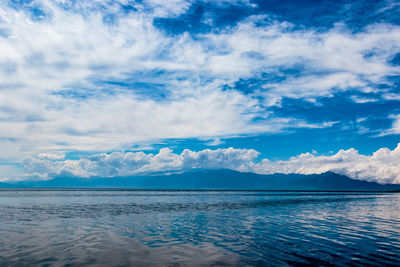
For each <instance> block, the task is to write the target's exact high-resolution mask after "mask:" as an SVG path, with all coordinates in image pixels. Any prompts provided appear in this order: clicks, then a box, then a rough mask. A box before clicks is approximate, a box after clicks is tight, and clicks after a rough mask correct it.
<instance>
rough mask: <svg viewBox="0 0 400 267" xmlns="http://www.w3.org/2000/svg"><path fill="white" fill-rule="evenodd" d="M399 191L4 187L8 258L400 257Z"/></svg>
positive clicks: (271, 260) (274, 261) (48, 261)
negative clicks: (318, 191)
mask: <svg viewBox="0 0 400 267" xmlns="http://www.w3.org/2000/svg"><path fill="white" fill-rule="evenodd" d="M399 255H400V194H396V193H312V192H303V193H300V192H297V193H296V192H213V191H207V192H193V191H192V192H190V191H180V192H179V191H178V192H177V191H56V190H55V191H27V190H20V191H18V190H16V191H13V190H2V191H0V266H8V265H14V266H20V265H24V266H34V265H38V266H60V265H62V266H63V265H67V266H78V265H79V266H81V265H97V266H117V265H118V266H126V265H134V266H198V265H202V266H209V265H212V266H265V265H268V266H271V265H275V266H285V265H301V264H311V265H320V266H321V265H322V266H330V265H339V266H348V265H354V266H365V265H375V266H382V265H386V266H389V265H393V266H395V265H399V264H400V256H399Z"/></svg>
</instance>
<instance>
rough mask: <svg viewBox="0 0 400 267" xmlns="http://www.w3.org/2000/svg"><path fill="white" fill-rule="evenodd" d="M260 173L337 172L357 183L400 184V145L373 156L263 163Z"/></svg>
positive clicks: (349, 153)
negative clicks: (356, 180) (355, 180)
mask: <svg viewBox="0 0 400 267" xmlns="http://www.w3.org/2000/svg"><path fill="white" fill-rule="evenodd" d="M253 171H255V172H257V173H264V174H270V173H302V174H312V173H323V172H327V171H333V172H336V173H338V174H343V175H347V176H348V177H351V178H353V179H359V180H367V181H375V182H378V183H397V184H400V143H399V144H398V146H397V147H396V148H395V149H394V150H389V149H388V148H381V149H379V150H378V151H376V152H375V153H373V154H372V155H371V156H366V155H362V154H359V153H358V151H357V150H355V149H353V148H352V149H348V150H340V151H339V152H337V153H336V154H334V155H332V156H318V155H313V154H311V153H305V154H300V155H299V156H296V157H292V158H290V159H289V160H287V161H275V162H273V161H269V160H268V159H263V160H262V161H261V162H260V163H258V164H256V166H255V167H254V169H253Z"/></svg>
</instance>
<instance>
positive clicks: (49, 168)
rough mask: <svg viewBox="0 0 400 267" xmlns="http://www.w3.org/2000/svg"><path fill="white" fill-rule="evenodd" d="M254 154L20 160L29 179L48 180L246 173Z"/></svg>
mask: <svg viewBox="0 0 400 267" xmlns="http://www.w3.org/2000/svg"><path fill="white" fill-rule="evenodd" d="M258 155H259V153H258V152H257V151H255V150H253V149H234V148H227V149H216V150H209V149H206V150H202V151H199V152H194V151H191V150H188V149H185V150H184V151H183V152H182V153H181V154H175V153H173V152H172V150H170V149H169V148H163V149H161V150H160V151H159V153H158V154H155V155H153V154H145V153H143V152H126V153H123V152H113V153H110V154H97V155H93V156H90V157H85V158H81V159H78V160H70V159H67V160H54V159H51V158H49V157H43V156H40V157H29V158H26V159H25V160H24V162H23V165H24V169H25V171H26V172H27V173H30V178H32V177H40V178H42V179H48V178H51V177H54V176H59V175H74V176H80V177H91V176H103V177H113V176H127V175H135V174H143V173H154V172H165V171H177V170H182V169H193V168H203V169H210V168H230V169H237V170H247V169H248V168H249V167H250V166H252V165H253V163H252V161H253V160H254V159H255V158H256V157H257V156H258ZM15 178H16V177H14V179H15ZM22 178H23V177H22ZM27 178H29V177H27Z"/></svg>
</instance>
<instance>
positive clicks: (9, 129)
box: [0, 0, 400, 183]
mask: <svg viewBox="0 0 400 267" xmlns="http://www.w3.org/2000/svg"><path fill="white" fill-rule="evenodd" d="M399 12H400V1H390V0H387V1H383V0H382V1H367V0H365V1H340V0H332V1H330V0H329V1H328V0H324V1H302V0H296V1H294V0H292V1H289V0H280V1H274V0H270V1H267V0H263V1H261V0H260V1H257V0H254V1H253V0H243V1H240V0H214V1H208V0H202V1H194V0H168V1H165V0H138V1H129V0H120V1H99V0H93V1H86V0H85V1H84V0H82V1H81V0H75V1H66V0H54V1H48V0H33V1H30V0H18V1H5V0H0V181H17V180H29V179H36V180H46V179H52V178H54V177H58V176H78V177H87V178H90V177H93V176H101V177H115V176H134V175H140V174H149V173H164V172H166V173H168V172H177V171H185V170H188V169H197V168H207V169H209V168H228V169H233V170H238V171H244V172H256V173H261V174H270V173H303V174H310V173H322V172H326V171H334V172H337V173H339V174H344V175H347V176H349V177H351V178H354V179H361V180H367V181H376V182H379V183H400V145H399V144H400V143H399V142H400V15H399Z"/></svg>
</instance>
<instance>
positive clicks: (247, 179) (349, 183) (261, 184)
mask: <svg viewBox="0 0 400 267" xmlns="http://www.w3.org/2000/svg"><path fill="white" fill-rule="evenodd" d="M0 187H1V188H129V189H167V190H189V189H193V190H207V189H216V190H310V191H311V190H316V191H397V190H399V191H400V185H393V184H387V185H382V184H378V183H375V182H367V181H361V180H354V179H351V178H349V177H347V176H344V175H339V174H336V173H334V172H326V173H322V174H310V175H303V174H270V175H262V174H255V173H244V172H238V171H233V170H226V169H219V170H194V171H188V172H183V173H175V174H158V175H143V176H130V177H113V178H101V177H92V178H80V177H56V178H53V179H51V180H47V181H20V182H14V183H0Z"/></svg>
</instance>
